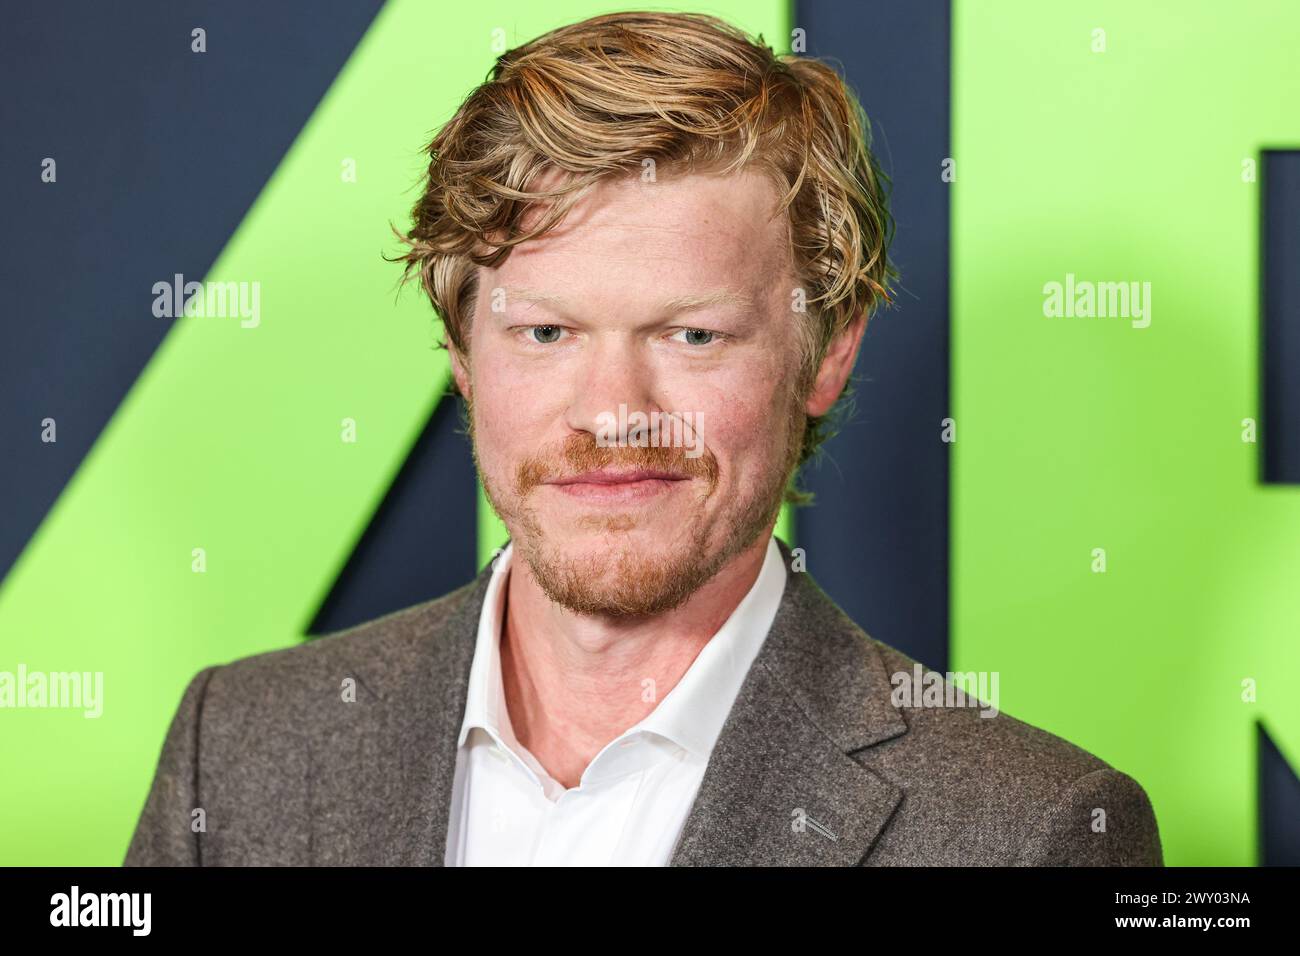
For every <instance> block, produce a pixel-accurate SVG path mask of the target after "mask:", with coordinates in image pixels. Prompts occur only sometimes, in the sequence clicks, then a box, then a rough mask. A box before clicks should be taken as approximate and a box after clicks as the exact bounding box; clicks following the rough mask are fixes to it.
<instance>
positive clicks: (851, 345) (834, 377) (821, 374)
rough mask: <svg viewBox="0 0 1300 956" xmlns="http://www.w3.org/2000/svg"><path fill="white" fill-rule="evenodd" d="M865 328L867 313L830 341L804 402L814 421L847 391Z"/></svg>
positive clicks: (850, 323) (856, 317) (857, 316)
mask: <svg viewBox="0 0 1300 956" xmlns="http://www.w3.org/2000/svg"><path fill="white" fill-rule="evenodd" d="M866 328H867V318H866V314H865V313H863V312H859V313H858V314H857V315H856V316H854V317H853V319H852V320H851V321H850V322H849V324H848V325H846V326H845V327H844V328H843V329H842V330H841V331H840V332H838V333H837V334H836V335H835V337H834V338H833V339H831V344H830V346H829V347H828V348H827V349H826V357H825V358H823V359H822V364H821V367H820V368H819V369H818V370H817V377H816V378H815V379H814V380H813V387H812V390H811V391H810V392H809V393H808V400H807V401H806V402H805V403H804V410H805V411H806V412H807V413H808V414H809V415H811V416H813V417H814V418H818V417H821V416H822V415H825V414H826V413H827V412H829V411H830V410H831V406H832V405H834V404H835V400H836V399H837V398H839V397H840V393H841V392H843V391H844V384H845V383H846V382H847V381H848V380H849V375H850V374H852V372H853V363H854V362H855V361H857V357H858V348H859V347H860V346H861V345H862V333H863V332H865V331H866Z"/></svg>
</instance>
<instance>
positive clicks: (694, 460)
mask: <svg viewBox="0 0 1300 956" xmlns="http://www.w3.org/2000/svg"><path fill="white" fill-rule="evenodd" d="M686 452H687V449H686V448H676V447H664V446H646V447H644V448H642V447H634V446H627V445H600V444H598V443H597V441H596V436H595V435H594V434H592V433H591V432H576V433H574V434H572V435H570V436H569V437H568V438H566V439H565V440H564V441H563V442H561V443H560V444H559V446H558V447H556V448H555V449H554V450H553V451H549V452H542V453H541V454H538V455H534V456H531V457H529V458H526V459H524V461H522V462H520V463H519V466H518V467H517V468H516V469H515V493H516V494H517V495H518V496H519V497H521V498H522V497H524V496H525V495H527V494H528V493H529V492H531V491H532V490H533V489H534V488H536V487H537V486H538V485H540V484H542V483H544V482H547V481H554V480H557V479H562V478H569V477H572V476H574V475H581V474H583V473H585V472H588V471H597V470H600V469H605V468H615V469H619V470H627V471H632V470H635V469H647V470H654V471H667V472H672V473H673V474H676V475H682V476H683V477H686V478H701V479H703V480H704V481H705V482H706V483H707V484H708V487H709V490H710V491H712V490H713V488H714V487H715V486H716V485H717V482H718V459H717V457H716V456H715V455H714V454H713V452H711V451H710V450H709V449H708V448H707V447H705V448H704V451H703V453H702V454H699V455H697V456H695V457H688V456H687V454H686Z"/></svg>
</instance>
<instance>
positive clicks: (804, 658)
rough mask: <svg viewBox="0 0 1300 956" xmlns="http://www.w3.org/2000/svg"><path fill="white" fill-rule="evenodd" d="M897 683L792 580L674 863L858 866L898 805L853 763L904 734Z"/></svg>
mask: <svg viewBox="0 0 1300 956" xmlns="http://www.w3.org/2000/svg"><path fill="white" fill-rule="evenodd" d="M777 543H778V544H779V545H780V548H781V552H782V556H783V557H784V558H785V560H786V567H787V568H789V562H790V550H789V548H788V547H787V546H786V544H785V543H784V542H782V541H780V539H778V542H777ZM890 686H891V685H890V682H889V676H888V675H887V674H886V673H885V669H884V665H883V662H882V661H881V659H880V655H879V654H878V652H877V651H876V650H875V647H874V646H873V645H872V643H871V641H870V639H869V638H867V637H866V635H865V634H863V632H862V631H861V630H860V629H859V628H858V627H857V626H856V625H855V624H854V623H853V622H852V621H851V620H849V618H848V617H847V616H846V615H845V614H844V612H843V611H841V610H840V609H839V608H838V607H837V606H836V605H835V604H834V603H833V602H831V600H830V598H828V597H827V596H826V594H825V593H824V592H823V591H822V590H821V588H820V587H818V585H817V584H816V582H814V581H813V580H812V578H810V577H809V576H808V574H807V573H806V572H793V571H792V572H790V573H789V575H788V577H787V582H786V590H785V593H784V595H783V596H782V600H781V605H780V608H779V609H778V611H777V615H776V618H775V620H774V621H773V623H772V628H771V631H770V632H769V633H768V636H767V639H766V640H765V642H764V644H763V647H762V648H761V649H760V651H759V653H758V656H757V657H756V658H755V660H754V664H753V666H752V667H751V668H750V672H749V674H748V675H747V676H746V678H745V682H744V684H743V685H742V687H741V690H740V693H739V695H738V696H737V699H736V702H735V704H734V705H733V706H732V709H731V712H730V714H729V715H728V717H727V721H726V723H725V724H724V726H723V729H722V733H721V735H720V736H719V738H718V741H717V743H716V745H715V746H714V749H713V753H712V755H711V756H710V758H709V764H708V767H707V769H706V770H705V774H704V779H703V781H702V782H701V784H700V789H699V792H698V794H697V795H696V799H695V803H694V804H693V805H692V807H691V810H690V813H689V814H688V816H687V819H686V822H685V824H684V826H683V829H682V833H681V836H680V838H679V840H678V843H677V847H676V850H675V851H674V854H673V857H672V860H671V865H673V866H700V865H729V866H768V865H778V866H853V865H857V864H859V863H861V862H862V860H863V859H864V857H865V856H866V855H867V853H868V852H869V851H870V850H871V847H872V846H873V845H874V843H875V842H876V840H877V839H878V838H879V836H880V834H881V832H882V831H883V830H884V828H885V825H886V824H887V822H888V820H889V817H890V815H891V814H892V813H893V812H894V809H895V808H896V807H897V806H898V804H899V801H900V800H901V799H902V791H901V790H900V789H899V788H898V787H896V786H895V785H894V784H892V783H890V782H889V781H888V780H886V779H885V778H883V777H881V776H879V775H878V774H876V773H874V772H872V771H871V770H868V769H867V768H866V767H864V766H862V765H861V764H860V763H858V762H857V761H856V760H854V759H853V757H852V756H851V754H853V753H854V752H856V751H859V750H862V749H863V748H866V747H870V746H872V745H874V744H877V743H880V742H882V741H885V740H889V739H891V738H894V737H897V736H899V735H900V734H903V733H906V731H907V725H906V723H905V722H904V721H903V719H902V718H901V717H900V716H899V714H898V711H897V710H896V709H895V708H894V707H893V705H892V704H891V703H890Z"/></svg>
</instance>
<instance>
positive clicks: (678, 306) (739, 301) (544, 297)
mask: <svg viewBox="0 0 1300 956" xmlns="http://www.w3.org/2000/svg"><path fill="white" fill-rule="evenodd" d="M503 291H504V292H505V296H506V301H510V300H512V299H513V300H516V301H520V302H550V303H554V304H556V305H563V304H564V302H565V298H564V296H562V295H558V294H556V293H554V292H540V291H538V290H536V289H527V288H516V287H508V288H506V289H504V290H503ZM752 304H753V303H752V301H751V300H750V298H749V296H745V295H741V294H739V293H736V292H732V291H731V290H730V289H714V290H713V291H711V292H700V293H695V294H692V295H678V296H673V297H672V298H671V299H665V300H664V301H663V302H661V303H660V306H659V307H660V309H661V310H662V311H664V312H689V311H691V310H693V309H703V308H707V307H708V306H711V305H739V306H744V307H746V308H748V307H750V306H752Z"/></svg>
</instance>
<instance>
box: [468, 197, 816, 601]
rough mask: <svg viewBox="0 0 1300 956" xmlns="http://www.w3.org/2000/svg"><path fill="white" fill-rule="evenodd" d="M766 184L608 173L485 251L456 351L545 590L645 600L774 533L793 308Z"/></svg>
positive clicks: (479, 449) (676, 596)
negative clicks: (535, 235)
mask: <svg viewBox="0 0 1300 956" xmlns="http://www.w3.org/2000/svg"><path fill="white" fill-rule="evenodd" d="M776 201H777V194H776V190H775V187H774V186H773V185H772V184H771V183H770V181H769V180H767V179H766V178H765V177H762V176H760V175H759V174H756V173H752V172H745V173H739V174H733V175H730V176H727V177H718V176H703V175H693V176H689V177H683V178H674V179H671V180H667V181H661V182H658V183H644V182H641V181H640V180H639V179H638V178H628V179H620V180H610V181H605V182H603V183H601V184H600V185H599V186H598V187H596V188H595V189H594V190H592V191H591V192H589V193H588V194H587V195H586V196H585V197H584V198H583V199H582V200H581V201H580V202H579V203H578V204H577V205H576V206H575V207H574V209H573V210H572V212H571V213H570V214H569V216H568V217H567V219H566V220H565V222H564V223H563V224H562V225H561V226H560V227H559V228H558V229H556V230H554V231H552V232H550V233H548V234H546V235H545V236H542V237H541V238H539V239H534V240H531V241H529V242H526V243H523V244H521V245H519V246H516V247H515V248H514V250H513V251H512V252H511V253H510V255H509V256H508V257H507V258H506V260H505V262H504V263H502V264H501V265H500V267H498V268H495V269H485V268H481V269H480V272H479V291H478V302H477V306H476V309H475V313H474V317H473V325H472V329H471V331H470V349H469V350H470V355H469V360H468V365H467V366H466V365H464V364H462V360H461V357H460V356H458V355H456V354H455V353H453V361H454V368H455V371H456V375H457V380H458V382H459V384H460V388H461V391H462V393H464V394H465V395H466V396H467V398H468V399H469V410H470V419H471V428H472V436H473V441H474V452H475V460H476V462H477V464H478V468H479V473H480V476H481V478H482V481H483V484H484V488H485V490H486V492H487V495H488V497H489V499H490V500H491V502H492V504H493V506H494V507H495V508H496V510H497V512H498V514H500V515H501V518H502V520H503V521H504V522H505V525H506V527H507V528H508V529H509V531H510V534H511V539H512V541H513V542H514V548H515V553H516V556H517V557H518V558H522V559H523V560H525V561H526V562H527V563H528V565H529V567H530V568H531V570H532V572H533V575H534V577H535V578H536V579H537V581H538V583H539V585H540V586H541V587H542V589H543V590H544V591H545V592H546V593H547V595H548V596H549V597H550V598H551V600H553V601H556V602H557V603H559V604H561V605H563V606H566V607H568V608H570V609H572V610H575V611H578V612H581V613H587V614H602V615H606V616H614V617H626V616H636V615H645V614H654V613H659V612H662V611H664V610H668V609H670V608H672V607H676V606H678V605H680V604H681V603H682V602H683V601H685V600H686V599H687V598H688V597H689V596H690V595H691V594H692V593H694V592H695V591H696V590H697V589H698V588H699V587H700V586H701V585H703V584H704V583H705V582H707V581H708V580H709V579H710V578H711V577H712V576H713V575H714V574H715V573H716V572H717V571H718V570H719V569H720V568H721V567H722V566H724V565H725V564H726V563H727V561H729V560H730V559H731V558H733V557H734V556H735V555H737V554H738V553H740V552H741V551H743V550H744V549H746V548H747V547H748V546H750V545H751V544H753V543H754V542H755V541H757V540H759V537H760V535H765V534H767V533H770V529H771V527H772V524H773V522H774V521H775V518H776V515H777V511H778V509H779V507H780V504H781V500H782V492H783V490H784V488H785V484H786V480H787V478H788V476H789V474H790V472H791V470H792V468H793V466H794V464H795V462H796V461H797V457H798V451H799V445H800V442H801V440H802V433H803V422H804V412H805V405H804V400H803V396H801V395H799V394H797V385H796V382H795V378H796V374H797V370H798V367H799V357H800V353H799V339H798V337H797V330H796V325H795V323H796V322H804V321H806V320H807V317H806V316H804V315H802V314H799V313H796V312H794V311H793V309H792V306H791V303H792V293H793V290H794V287H795V285H796V280H795V278H794V276H793V271H792V266H791V264H790V260H789V252H788V246H787V238H786V228H787V227H786V224H785V220H784V217H783V216H782V217H773V216H772V213H773V211H774V210H775V207H776ZM637 413H640V414H642V415H644V416H645V419H644V423H645V424H647V425H653V424H655V423H656V422H657V429H656V430H651V429H646V430H645V431H642V432H640V433H639V434H638V432H637V431H636V428H637V426H638V425H639V424H641V423H642V420H640V419H638V417H637ZM633 442H635V443H636V444H635V445H634V444H633ZM641 445H644V446H645V447H640V446H641ZM575 479H577V480H575Z"/></svg>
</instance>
